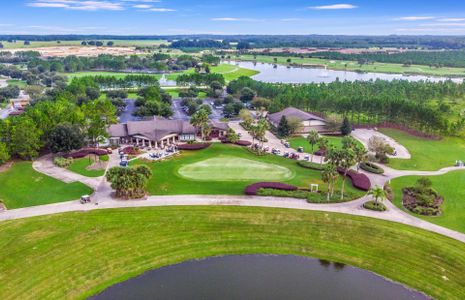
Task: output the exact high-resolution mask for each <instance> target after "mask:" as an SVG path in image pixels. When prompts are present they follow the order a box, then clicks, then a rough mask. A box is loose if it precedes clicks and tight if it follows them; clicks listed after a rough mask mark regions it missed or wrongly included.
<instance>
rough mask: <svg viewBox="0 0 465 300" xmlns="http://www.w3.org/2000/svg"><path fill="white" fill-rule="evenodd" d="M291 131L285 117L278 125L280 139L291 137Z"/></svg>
mask: <svg viewBox="0 0 465 300" xmlns="http://www.w3.org/2000/svg"><path fill="white" fill-rule="evenodd" d="M290 130H291V128H290V127H289V122H288V121H287V119H286V117H285V116H282V117H281V120H280V121H279V125H278V135H279V136H280V137H286V136H288V135H289V132H290Z"/></svg>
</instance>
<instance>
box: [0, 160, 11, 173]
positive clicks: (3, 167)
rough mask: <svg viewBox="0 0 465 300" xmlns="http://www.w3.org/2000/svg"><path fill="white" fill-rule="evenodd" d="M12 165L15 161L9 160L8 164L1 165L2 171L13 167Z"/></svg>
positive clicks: (0, 169) (0, 170)
mask: <svg viewBox="0 0 465 300" xmlns="http://www.w3.org/2000/svg"><path fill="white" fill-rule="evenodd" d="M12 165H13V161H9V162H7V163H6V164H4V165H1V166H0V173H2V172H6V171H7V170H8V169H9V168H11V166H12Z"/></svg>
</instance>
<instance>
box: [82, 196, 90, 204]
mask: <svg viewBox="0 0 465 300" xmlns="http://www.w3.org/2000/svg"><path fill="white" fill-rule="evenodd" d="M80 202H81V204H86V203H90V196H89V195H84V196H81V200H80Z"/></svg>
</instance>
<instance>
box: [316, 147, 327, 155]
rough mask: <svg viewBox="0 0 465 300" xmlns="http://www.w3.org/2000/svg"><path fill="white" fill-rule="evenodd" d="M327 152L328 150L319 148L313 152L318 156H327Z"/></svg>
mask: <svg viewBox="0 0 465 300" xmlns="http://www.w3.org/2000/svg"><path fill="white" fill-rule="evenodd" d="M326 152H327V150H326V149H319V150H317V151H315V152H313V154H314V155H316V156H326Z"/></svg>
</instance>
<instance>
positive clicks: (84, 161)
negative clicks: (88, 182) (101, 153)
mask: <svg viewBox="0 0 465 300" xmlns="http://www.w3.org/2000/svg"><path fill="white" fill-rule="evenodd" d="M106 159H107V160H108V156H107V158H106ZM103 161H105V158H103V159H102V162H103ZM93 162H94V158H93V157H92V158H90V159H89V157H83V158H78V159H74V160H73V163H72V164H71V165H70V166H69V167H68V170H70V171H72V172H74V173H77V174H80V175H83V176H86V177H100V176H103V175H104V174H105V169H96V170H88V169H87V168H88V167H89V166H91V165H92V164H93Z"/></svg>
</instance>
